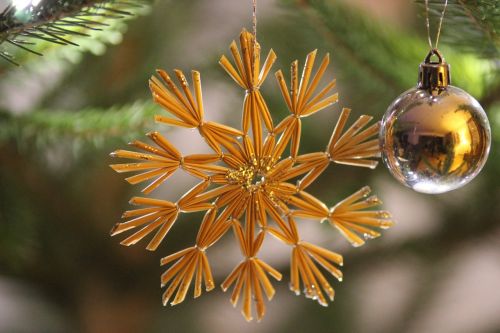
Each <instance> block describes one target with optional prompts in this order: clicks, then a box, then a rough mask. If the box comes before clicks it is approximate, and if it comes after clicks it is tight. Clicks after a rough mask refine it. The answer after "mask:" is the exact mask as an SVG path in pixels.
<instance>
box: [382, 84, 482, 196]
mask: <svg viewBox="0 0 500 333" xmlns="http://www.w3.org/2000/svg"><path fill="white" fill-rule="evenodd" d="M490 140H491V134H490V127H489V124H488V119H487V117H486V114H485V112H484V110H483V108H482V107H481V105H480V104H479V103H478V102H477V101H476V100H475V99H474V98H473V97H472V96H470V95H469V94H467V93H466V92H465V91H463V90H461V89H459V88H456V87H453V86H448V87H446V89H445V90H443V91H441V92H440V93H439V94H437V93H435V92H434V93H432V94H431V93H430V92H428V91H426V90H421V89H417V88H414V89H411V90H408V91H407V92H405V93H403V94H402V95H401V96H399V97H398V98H397V99H396V100H395V101H394V102H393V103H392V104H391V106H389V109H388V110H387V112H386V114H385V115H384V118H383V120H382V126H381V130H380V144H381V150H382V157H383V160H384V163H385V164H386V166H387V167H388V168H389V170H390V171H391V173H392V174H393V175H394V177H395V178H396V179H398V180H399V181H400V182H401V183H403V184H404V185H406V186H409V187H411V188H413V189H414V190H416V191H418V192H424V193H443V192H447V191H450V190H453V189H456V188H458V187H461V186H463V185H464V184H466V183H468V182H469V181H470V180H472V179H473V178H474V177H475V176H476V175H477V174H478V173H479V171H480V170H481V168H482V167H483V165H484V163H485V162H486V159H487V157H488V153H489V148H490Z"/></svg>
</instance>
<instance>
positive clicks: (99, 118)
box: [0, 102, 158, 149]
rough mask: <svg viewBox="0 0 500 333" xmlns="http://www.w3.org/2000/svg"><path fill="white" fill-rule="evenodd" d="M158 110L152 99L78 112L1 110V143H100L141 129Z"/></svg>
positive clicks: (127, 135)
mask: <svg viewBox="0 0 500 333" xmlns="http://www.w3.org/2000/svg"><path fill="white" fill-rule="evenodd" d="M157 111H158V110H157V107H156V106H155V105H154V104H153V103H152V102H136V103H134V104H131V105H125V106H120V107H118V106H115V107H111V108H109V109H99V108H88V109H83V110H80V111H77V112H70V111H62V110H60V111H52V110H51V111H48V110H40V111H36V112H32V113H28V114H25V115H21V116H13V115H10V114H8V113H1V114H0V142H1V141H7V140H9V139H13V140H15V141H16V142H17V143H18V144H19V145H20V146H21V148H22V149H24V148H27V147H26V145H30V146H31V145H32V144H33V142H34V143H35V146H36V147H38V148H44V147H46V146H47V145H58V144H60V143H68V142H70V143H72V144H74V143H75V141H80V142H81V141H83V142H90V143H93V144H94V145H96V146H100V145H102V143H103V142H104V140H106V139H109V138H121V139H127V138H129V137H132V136H134V135H137V133H138V132H141V131H144V130H145V129H146V128H147V127H148V126H151V124H152V119H153V114H154V113H156V112H157Z"/></svg>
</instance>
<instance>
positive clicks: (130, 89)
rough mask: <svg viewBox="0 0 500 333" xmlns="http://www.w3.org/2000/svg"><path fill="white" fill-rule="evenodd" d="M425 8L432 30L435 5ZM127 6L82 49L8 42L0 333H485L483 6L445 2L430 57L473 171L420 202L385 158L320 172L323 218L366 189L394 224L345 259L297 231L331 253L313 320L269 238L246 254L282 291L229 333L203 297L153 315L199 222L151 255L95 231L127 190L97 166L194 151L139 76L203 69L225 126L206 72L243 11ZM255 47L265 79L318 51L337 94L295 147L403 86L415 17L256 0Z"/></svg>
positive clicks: (232, 321)
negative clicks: (328, 294) (328, 289)
mask: <svg viewBox="0 0 500 333" xmlns="http://www.w3.org/2000/svg"><path fill="white" fill-rule="evenodd" d="M8 2H9V1H6V0H2V2H0V4H1V5H3V7H5V6H6V4H8ZM436 2H437V3H440V1H431V3H436ZM431 8H432V11H431V14H432V15H431V17H432V20H431V23H432V24H433V25H432V26H433V27H435V26H436V17H437V13H438V12H439V11H440V9H441V7H440V6H439V4H432V5H431ZM132 10H133V12H134V15H133V16H132V17H129V18H128V19H127V20H113V21H111V22H108V23H109V24H110V26H109V27H106V28H104V30H103V31H101V32H94V33H93V35H92V36H93V37H92V38H78V37H71V38H74V41H75V42H77V43H78V44H79V45H80V46H79V47H75V46H71V45H68V46H56V45H54V44H52V43H44V42H38V43H37V45H36V46H35V48H36V50H39V51H43V53H44V56H43V57H38V56H36V55H33V54H30V53H28V52H25V51H23V50H20V49H19V48H12V49H9V52H11V53H13V54H14V55H15V56H16V59H17V61H18V62H19V63H20V64H21V65H22V66H21V67H16V66H13V65H11V64H9V63H8V62H6V61H3V60H2V59H0V332H2V333H3V332H121V333H127V332H192V333H195V332H206V333H211V332H214V333H215V332H218V333H222V332H235V331H237V332H241V333H244V332H306V331H307V332H312V331H317V332H384V333H389V332H394V333H397V332H411V333H420V332H440V333H445V332H484V333H489V332H500V316H499V314H500V181H499V176H500V152H499V150H498V144H499V143H500V76H499V75H498V70H499V66H500V58H499V52H498V50H499V45H500V40H499V36H498V32H499V31H500V24H499V22H500V2H499V1H490V0H489V1H466V0H457V1H451V0H450V5H449V7H448V12H447V14H446V15H447V16H446V17H445V20H444V27H443V39H442V42H441V43H442V44H441V46H440V49H441V51H442V52H443V53H444V55H445V56H446V59H447V61H448V62H449V63H450V64H451V66H452V80H453V84H454V85H456V86H459V87H461V88H463V89H465V90H467V91H469V92H470V93H471V94H472V95H473V96H474V97H476V98H477V99H478V100H479V101H480V102H481V104H482V105H483V107H484V109H485V110H486V112H487V114H488V116H489V119H490V124H491V127H492V134H493V139H492V140H493V141H492V150H491V153H490V157H489V160H488V162H487V164H486V166H485V168H484V169H483V171H482V173H481V174H480V175H479V176H478V177H477V178H476V179H475V180H474V181H472V182H471V183H470V184H469V185H467V186H466V187H465V188H462V189H459V190H456V191H453V192H450V193H446V194H442V195H424V194H419V193H416V192H413V191H412V190H410V189H408V188H405V187H403V186H402V185H400V184H399V183H397V182H396V181H395V180H394V179H392V178H391V176H390V175H389V173H388V171H387V170H386V169H385V168H384V167H383V166H382V165H379V167H378V168H377V169H376V170H368V169H363V168H355V167H347V166H341V165H335V166H333V167H331V168H329V169H328V171H327V172H326V173H324V174H323V175H322V177H321V178H320V180H319V181H317V182H316V184H314V185H313V186H311V187H310V192H311V193H314V194H315V195H317V196H318V197H319V198H321V199H322V200H324V201H325V202H326V203H327V204H328V205H332V204H333V203H336V202H337V201H339V200H340V199H342V198H344V197H345V196H347V195H349V194H351V193H353V192H354V191H356V190H357V189H359V188H360V187H362V186H364V185H370V186H371V187H372V189H373V191H374V192H375V193H376V194H377V195H378V196H379V197H380V198H381V199H382V200H383V201H384V208H385V209H387V210H389V211H391V212H392V214H393V215H394V217H395V219H396V221H397V224H396V225H395V226H394V227H393V228H391V229H389V230H387V231H384V233H383V236H382V237H381V238H379V239H376V240H372V241H369V242H368V243H367V244H366V245H365V246H363V247H362V248H352V247H351V246H350V245H349V244H348V243H347V242H346V241H345V240H344V239H342V238H341V237H339V235H338V233H337V232H336V231H335V230H333V229H332V228H331V227H330V226H329V225H327V224H319V223H315V222H311V221H304V222H303V223H301V231H302V235H303V238H304V239H305V240H308V241H311V242H313V243H316V244H320V245H321V246H324V247H326V248H328V249H331V250H333V251H336V252H339V253H342V254H343V255H344V261H345V266H344V268H343V271H344V282H342V283H334V284H333V286H334V288H335V289H336V299H335V301H334V302H333V303H331V304H330V306H329V307H328V308H323V307H321V306H319V305H318V304H317V303H315V302H312V301H311V300H308V299H305V298H304V297H303V296H295V295H294V294H292V293H291V292H290V291H289V290H288V285H287V281H288V270H289V268H288V265H289V249H288V248H287V247H285V246H282V245H281V244H280V243H278V242H276V241H274V240H272V239H271V238H269V240H268V241H266V243H265V245H264V249H263V251H262V253H263V259H265V261H266V262H268V263H270V264H271V265H272V266H274V267H276V268H278V269H279V270H280V271H281V272H283V273H284V278H283V281H282V282H281V283H276V284H275V286H276V288H277V293H276V295H275V298H274V299H273V300H272V301H271V302H269V303H267V313H266V316H265V318H264V320H263V321H262V322H260V323H256V322H252V323H246V322H245V320H244V318H243V317H242V316H241V314H240V310H239V308H237V309H233V308H232V306H231V304H230V302H229V295H228V294H227V293H223V292H222V291H221V290H220V289H216V290H214V291H212V292H210V293H207V294H203V295H202V297H200V298H199V299H197V300H196V301H193V300H192V299H190V298H189V299H187V300H186V301H185V302H184V303H182V304H180V305H177V306H175V307H171V306H167V307H163V306H162V305H161V294H162V291H161V289H160V283H159V277H160V274H161V273H162V272H163V270H164V269H163V268H161V267H160V266H159V259H160V258H161V257H163V256H165V255H167V254H170V253H172V252H174V251H178V250H180V249H182V248H184V247H186V246H191V244H192V242H193V240H194V238H195V235H196V230H197V226H198V224H199V221H200V218H201V215H199V214H188V215H185V216H183V217H182V218H181V219H180V220H179V221H178V222H177V223H176V224H175V226H174V227H173V230H172V231H171V232H170V233H169V235H168V236H167V239H166V242H164V244H163V245H161V247H160V248H159V249H158V250H157V251H156V252H154V253H151V252H148V251H146V250H144V247H143V246H142V243H141V244H139V245H138V246H135V247H130V248H127V247H123V246H121V245H120V244H119V241H120V240H121V239H118V238H116V239H111V238H110V237H109V230H110V229H111V227H112V226H113V225H114V224H115V223H116V222H118V221H119V218H120V216H121V213H122V212H123V211H124V210H126V209H127V208H128V203H127V202H128V199H129V198H130V197H131V196H133V195H136V194H138V193H139V190H140V187H137V186H136V187H134V186H130V185H128V184H127V183H126V182H125V181H124V179H123V178H124V177H122V176H121V175H118V174H116V173H115V172H113V170H111V169H110V168H109V167H108V164H110V163H113V162H114V161H112V159H111V158H110V157H109V152H110V151H112V150H115V149H117V148H124V147H126V143H127V142H128V141H129V140H130V139H131V138H142V139H144V135H143V134H144V133H145V132H147V131H150V130H152V129H159V130H160V131H162V132H163V133H164V134H166V136H167V138H169V139H171V140H172V142H173V143H174V144H176V145H177V146H178V147H179V149H180V150H181V151H182V152H183V153H186V154H188V153H193V152H203V151H208V150H207V148H206V147H205V146H204V144H203V142H202V141H200V140H195V139H192V138H193V137H194V135H193V133H192V132H191V131H189V130H182V129H179V130H178V129H171V128H168V129H167V128H165V127H157V126H158V125H155V124H154V123H153V122H152V115H153V114H155V113H162V112H163V111H161V110H160V108H159V107H157V106H155V105H153V104H152V103H151V102H150V93H149V89H148V86H147V80H148V78H149V76H150V75H152V74H153V73H154V71H155V69H156V68H164V69H166V70H169V71H170V70H172V69H174V68H180V69H182V70H184V71H189V70H190V69H191V68H194V69H197V70H199V71H201V72H202V77H203V89H204V91H203V96H204V102H205V109H206V114H207V118H208V119H211V120H216V121H219V122H223V123H226V124H230V125H232V126H235V127H238V126H239V123H240V119H241V118H240V117H241V106H242V101H243V95H242V93H243V92H242V91H241V89H240V88H239V87H237V86H236V85H235V84H234V82H233V81H232V80H231V79H230V78H229V77H228V76H227V75H226V74H225V73H224V72H223V70H222V69H221V68H220V67H219V65H218V63H217V62H218V59H219V57H220V55H222V54H228V53H229V50H228V45H229V43H230V42H231V40H233V39H236V38H237V37H238V34H239V32H240V30H241V28H242V27H246V28H247V29H251V1H250V0H237V1H235V0H190V1H181V0H161V1H160V0H157V1H156V2H154V3H149V4H146V5H144V6H142V7H140V8H135V9H132ZM1 11H2V6H0V12H1ZM258 39H259V41H260V43H261V46H262V49H263V51H264V53H267V52H268V50H269V49H270V48H271V47H272V48H273V49H274V50H275V52H276V53H277V55H278V61H277V63H276V64H275V65H274V67H273V69H274V70H277V69H278V68H282V69H284V70H285V72H288V68H289V65H290V63H291V62H292V61H293V60H295V59H299V61H300V62H301V64H302V63H303V60H304V59H305V56H306V54H307V53H308V52H309V51H311V50H313V49H315V48H318V50H319V54H320V55H322V54H324V53H325V52H330V54H331V59H332V62H333V65H332V66H331V69H330V72H329V75H328V76H330V77H331V76H335V77H336V78H337V87H338V88H337V89H338V91H339V95H340V101H339V103H338V104H337V105H335V106H334V107H332V108H329V109H328V111H323V112H321V113H319V114H317V115H315V116H314V117H311V118H308V119H307V120H306V121H304V122H303V124H304V130H303V139H302V147H301V152H302V153H304V152H312V151H317V150H318V149H321V150H322V149H324V147H325V145H326V144H327V141H328V139H329V136H330V133H331V131H332V130H333V126H334V124H335V121H336V119H337V117H338V114H339V111H340V109H341V107H351V108H353V111H354V112H355V113H356V115H359V114H369V115H372V116H373V117H375V119H380V118H381V117H382V115H383V113H384V112H385V110H386V108H387V106H388V105H389V104H390V102H391V101H392V100H393V99H394V98H395V97H396V96H398V95H399V94H400V93H402V92H403V91H405V90H406V89H409V88H411V87H413V86H414V85H415V84H416V78H417V70H418V64H419V63H420V62H421V61H422V60H423V58H424V57H425V55H426V54H427V51H428V46H427V44H426V35H425V25H424V11H423V7H422V4H421V3H415V2H412V1H406V0H380V1H370V0H355V1H354V0H350V1H347V0H345V1H341V0H311V1H308V0H302V1H292V0H285V1H284V0H259V1H258ZM0 48H9V46H8V45H4V44H2V45H0ZM262 91H263V94H264V96H265V98H266V99H267V101H268V103H269V106H270V109H271V112H272V114H273V117H274V120H275V122H276V121H277V120H279V119H282V118H283V117H284V116H285V115H287V112H288V111H287V110H286V109H285V106H284V103H283V102H282V100H281V97H280V93H279V90H278V88H277V85H276V82H275V81H274V78H273V76H269V78H268V80H267V82H266V84H265V85H264V87H263V89H262ZM351 119H353V118H351ZM351 121H352V120H351ZM174 178H175V179H173V178H171V180H169V182H167V183H166V184H165V185H163V186H162V187H161V188H160V189H159V190H158V191H156V192H155V194H154V196H155V197H156V196H157V197H161V198H164V199H167V200H176V198H178V197H179V196H180V195H181V194H182V193H184V192H185V191H186V189H187V188H189V186H190V185H192V184H193V183H194V182H195V181H194V180H193V179H192V178H190V177H188V176H182V175H181V173H180V172H179V173H178V174H176V176H175V177H174ZM208 255H209V258H210V262H211V263H212V269H213V272H214V275H215V279H216V283H217V284H220V283H221V282H222V281H223V279H224V278H225V277H226V275H227V274H228V273H229V272H230V271H231V269H232V267H234V266H235V265H236V264H237V263H238V262H239V260H241V258H240V253H239V249H238V248H237V245H236V244H235V242H234V238H233V237H230V236H227V235H226V237H224V238H223V240H222V241H221V242H220V243H219V244H217V246H215V247H214V248H213V249H211V251H209V253H208Z"/></svg>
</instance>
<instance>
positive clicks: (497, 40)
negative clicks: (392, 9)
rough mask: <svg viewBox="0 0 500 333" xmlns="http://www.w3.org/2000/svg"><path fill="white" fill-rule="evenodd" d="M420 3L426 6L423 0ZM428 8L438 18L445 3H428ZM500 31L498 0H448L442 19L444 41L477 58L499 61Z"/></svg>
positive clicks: (499, 6) (499, 5)
mask: <svg viewBox="0 0 500 333" xmlns="http://www.w3.org/2000/svg"><path fill="white" fill-rule="evenodd" d="M418 2H419V3H423V1H422V0H419V1H418ZM429 7H430V13H431V17H434V18H437V17H438V16H439V15H440V14H441V11H442V8H443V1H435V0H434V1H429ZM422 8H424V7H423V6H422ZM422 10H424V9H422ZM499 28H500V3H499V1H498V0H449V1H448V8H447V9H446V15H445V18H444V20H443V42H445V43H447V44H449V45H453V47H455V48H457V49H460V50H463V51H466V52H469V53H473V54H475V55H479V56H482V57H485V58H488V59H498V58H499V57H500V35H499V32H500V31H498V30H499Z"/></svg>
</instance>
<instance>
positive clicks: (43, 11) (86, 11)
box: [0, 0, 144, 65]
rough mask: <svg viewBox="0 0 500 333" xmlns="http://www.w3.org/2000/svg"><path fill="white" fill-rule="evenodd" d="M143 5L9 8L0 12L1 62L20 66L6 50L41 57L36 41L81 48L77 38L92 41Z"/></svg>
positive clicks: (76, 0)
mask: <svg viewBox="0 0 500 333" xmlns="http://www.w3.org/2000/svg"><path fill="white" fill-rule="evenodd" d="M143 3H144V2H143V0H132V1H130V2H121V1H117V0H66V1H63V2H61V1H51V0H41V1H40V2H37V3H35V4H34V2H31V3H30V4H28V5H27V6H26V7H25V8H16V6H15V4H9V5H8V6H7V7H5V8H4V9H3V11H2V12H0V47H1V48H0V58H3V59H4V60H7V61H8V62H10V63H12V64H15V65H17V64H18V63H17V61H16V60H15V59H14V58H15V57H14V55H13V54H11V53H10V50H8V48H6V46H9V47H11V48H14V49H16V48H17V49H21V50H23V51H27V52H31V53H33V54H36V55H41V53H40V51H39V50H38V48H37V47H35V46H34V45H35V43H34V41H42V42H47V43H53V44H58V45H74V46H78V44H77V43H76V42H75V41H74V37H89V31H92V30H101V29H102V28H103V27H106V26H108V23H107V22H108V21H109V20H110V19H119V18H124V17H126V16H131V15H133V13H134V12H135V11H136V9H137V8H138V7H140V6H141V4H143ZM0 10H1V8H0Z"/></svg>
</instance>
